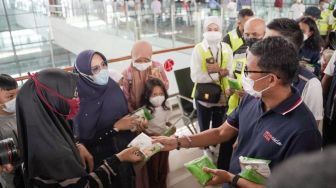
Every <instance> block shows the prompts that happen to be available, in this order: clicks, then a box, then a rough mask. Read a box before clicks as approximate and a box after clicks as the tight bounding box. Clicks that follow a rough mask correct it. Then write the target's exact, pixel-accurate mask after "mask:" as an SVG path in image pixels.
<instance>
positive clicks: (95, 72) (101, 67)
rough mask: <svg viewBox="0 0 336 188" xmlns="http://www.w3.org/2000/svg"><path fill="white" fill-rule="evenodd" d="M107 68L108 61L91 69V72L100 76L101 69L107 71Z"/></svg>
mask: <svg viewBox="0 0 336 188" xmlns="http://www.w3.org/2000/svg"><path fill="white" fill-rule="evenodd" d="M106 68H107V61H102V62H101V63H100V65H96V66H93V67H91V72H92V74H98V73H99V72H100V71H101V69H106Z"/></svg>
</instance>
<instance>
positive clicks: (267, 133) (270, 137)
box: [263, 131, 282, 146]
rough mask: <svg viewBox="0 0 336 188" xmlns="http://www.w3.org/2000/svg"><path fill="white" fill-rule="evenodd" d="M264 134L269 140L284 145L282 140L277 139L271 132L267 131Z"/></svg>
mask: <svg viewBox="0 0 336 188" xmlns="http://www.w3.org/2000/svg"><path fill="white" fill-rule="evenodd" d="M263 136H264V138H265V139H266V141H267V142H270V141H273V142H274V143H275V144H277V145H278V146H282V143H281V142H280V140H278V139H276V138H275V137H274V136H273V135H272V134H271V133H270V132H268V131H265V132H264V134H263Z"/></svg>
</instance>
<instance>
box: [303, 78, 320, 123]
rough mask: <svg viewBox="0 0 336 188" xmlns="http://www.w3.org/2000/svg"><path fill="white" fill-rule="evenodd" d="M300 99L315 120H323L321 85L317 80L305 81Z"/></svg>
mask: <svg viewBox="0 0 336 188" xmlns="http://www.w3.org/2000/svg"><path fill="white" fill-rule="evenodd" d="M302 99H303V101H304V103H305V104H306V105H307V107H308V108H309V110H310V111H311V112H312V113H313V115H314V117H315V120H322V119H323V94H322V85H321V82H320V81H319V80H318V79H317V78H312V79H310V80H308V81H307V83H306V85H305V87H304V88H303V91H302Z"/></svg>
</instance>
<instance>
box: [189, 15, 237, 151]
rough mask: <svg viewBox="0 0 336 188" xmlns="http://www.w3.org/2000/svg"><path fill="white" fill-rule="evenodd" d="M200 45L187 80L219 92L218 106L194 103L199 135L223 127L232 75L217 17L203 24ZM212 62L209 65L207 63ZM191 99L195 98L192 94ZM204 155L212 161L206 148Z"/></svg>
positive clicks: (228, 51)
mask: <svg viewBox="0 0 336 188" xmlns="http://www.w3.org/2000/svg"><path fill="white" fill-rule="evenodd" d="M203 27H204V28H203V29H204V33H203V37H204V39H203V41H202V42H201V43H198V44H197V45H196V46H195V48H194V50H193V52H192V55H191V65H190V77H191V80H192V81H193V82H194V83H195V88H194V91H195V90H196V88H197V87H196V85H197V84H202V83H216V84H218V85H219V86H220V87H221V89H222V91H221V96H220V100H219V101H218V102H217V103H210V102H206V101H201V100H196V101H195V102H196V109H197V119H198V124H199V126H200V129H201V131H205V130H207V129H209V127H210V122H212V126H211V127H212V128H217V127H219V126H220V125H221V124H222V123H223V117H224V115H225V113H226V106H227V96H226V93H225V91H226V90H228V89H229V85H228V81H227V77H228V76H229V75H231V74H232V70H231V69H232V62H233V53H232V50H231V48H230V46H229V45H228V44H226V43H223V42H221V39H222V24H221V21H220V19H219V17H217V16H210V17H207V18H205V20H204V26H203ZM210 60H211V61H210ZM193 95H194V94H193ZM204 153H205V154H207V155H209V156H210V157H213V155H212V152H211V151H209V150H208V149H207V148H206V149H205V150H204Z"/></svg>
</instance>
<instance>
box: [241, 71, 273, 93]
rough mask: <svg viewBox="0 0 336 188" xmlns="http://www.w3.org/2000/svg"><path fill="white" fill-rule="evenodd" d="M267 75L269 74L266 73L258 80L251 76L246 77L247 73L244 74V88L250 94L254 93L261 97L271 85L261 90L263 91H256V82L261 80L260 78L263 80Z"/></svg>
mask: <svg viewBox="0 0 336 188" xmlns="http://www.w3.org/2000/svg"><path fill="white" fill-rule="evenodd" d="M267 76H269V75H266V76H264V77H261V78H259V79H257V80H252V79H251V78H249V77H246V76H245V74H243V75H242V85H243V88H244V91H245V92H246V93H248V94H250V95H252V96H253V97H255V98H261V96H262V93H263V92H264V91H266V90H268V89H269V88H271V87H270V86H268V87H266V88H265V89H263V90H261V91H256V90H254V88H253V87H254V83H255V82H257V81H259V80H262V79H264V78H266V77H267Z"/></svg>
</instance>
